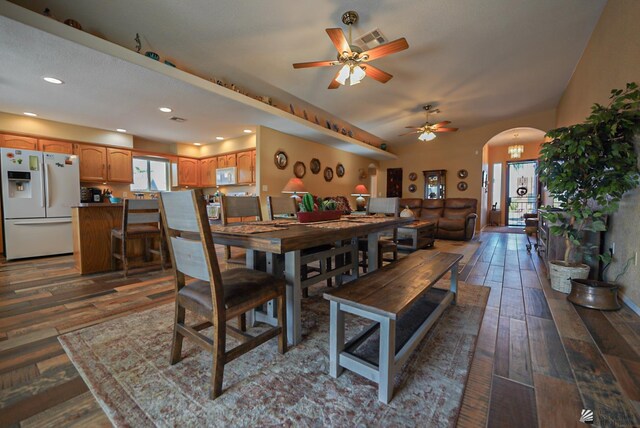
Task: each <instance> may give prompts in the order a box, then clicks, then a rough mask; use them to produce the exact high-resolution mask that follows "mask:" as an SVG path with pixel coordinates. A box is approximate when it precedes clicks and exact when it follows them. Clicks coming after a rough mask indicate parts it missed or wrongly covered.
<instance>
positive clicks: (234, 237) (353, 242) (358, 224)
mask: <svg viewBox="0 0 640 428" xmlns="http://www.w3.org/2000/svg"><path fill="white" fill-rule="evenodd" d="M411 222H413V219H412V218H400V217H377V218H374V217H371V216H357V217H356V216H354V217H342V218H341V219H340V220H336V221H334V222H322V223H320V222H318V223H304V224H303V223H298V222H295V221H291V222H279V223H277V224H274V223H273V222H270V221H265V222H250V223H245V224H248V225H254V226H262V227H265V228H266V229H269V230H267V231H264V232H258V233H255V231H254V230H250V229H251V228H250V227H249V228H247V229H248V231H247V232H243V229H242V228H241V227H240V228H239V227H238V226H239V225H238V224H237V223H234V224H233V225H230V226H226V227H222V226H212V235H213V240H214V242H215V243H216V244H220V245H231V246H234V247H241V248H244V249H246V250H247V255H246V258H247V267H249V268H252V269H255V268H257V259H258V258H257V254H258V253H259V252H263V253H266V267H265V269H266V271H267V272H269V273H271V274H273V275H275V276H277V277H284V279H285V280H286V283H287V337H288V340H289V343H290V344H293V345H296V344H298V343H300V341H301V340H302V327H301V325H302V323H301V310H302V305H301V301H302V282H303V279H302V275H301V274H302V267H303V265H306V264H308V263H309V262H310V261H312V260H320V259H321V258H326V257H335V258H336V263H335V265H334V267H333V269H331V270H330V271H327V272H323V273H321V275H323V278H330V277H335V278H336V282H337V283H338V284H341V283H342V276H343V275H344V274H346V273H348V272H351V273H352V276H353V277H354V278H356V277H357V276H358V254H357V251H358V238H359V237H365V236H366V237H367V240H368V252H367V255H368V266H369V267H370V268H369V272H372V271H374V270H376V269H377V266H378V257H379V256H380V255H379V254H378V239H379V237H380V235H381V234H382V233H384V232H387V231H389V230H392V229H394V228H397V227H400V226H403V225H406V224H409V223H411ZM257 229H260V228H257ZM326 244H330V245H332V246H333V247H332V249H331V250H326V251H322V252H320V253H318V254H316V255H306V254H303V251H304V250H306V249H310V248H314V247H318V246H322V245H326ZM347 254H351V257H347ZM314 257H315V258H314ZM271 304H273V303H271ZM273 314H274V310H273V308H271V309H267V310H266V311H265V313H261V312H258V313H257V314H255V319H256V320H258V321H264V322H267V323H270V324H274V323H276V321H277V320H276V319H275V317H274V316H273ZM248 321H249V322H250V323H251V322H252V320H251V318H249V320H248Z"/></svg>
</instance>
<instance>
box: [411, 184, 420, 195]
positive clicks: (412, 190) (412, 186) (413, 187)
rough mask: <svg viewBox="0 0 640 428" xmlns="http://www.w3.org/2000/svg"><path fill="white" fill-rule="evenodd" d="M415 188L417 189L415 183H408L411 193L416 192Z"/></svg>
mask: <svg viewBox="0 0 640 428" xmlns="http://www.w3.org/2000/svg"><path fill="white" fill-rule="evenodd" d="M416 190H418V188H417V187H416V185H415V184H409V191H410V192H411V193H415V192H416Z"/></svg>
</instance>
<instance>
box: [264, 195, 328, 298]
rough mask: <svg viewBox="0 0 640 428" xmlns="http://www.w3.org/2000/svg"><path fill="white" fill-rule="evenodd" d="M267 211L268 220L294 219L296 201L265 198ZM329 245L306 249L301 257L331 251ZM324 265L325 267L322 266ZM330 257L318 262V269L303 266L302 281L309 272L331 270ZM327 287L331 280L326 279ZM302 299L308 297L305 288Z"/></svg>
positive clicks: (281, 197) (280, 197) (273, 197)
mask: <svg viewBox="0 0 640 428" xmlns="http://www.w3.org/2000/svg"><path fill="white" fill-rule="evenodd" d="M267 211H268V214H269V220H274V219H276V218H296V212H297V211H298V210H297V209H296V201H295V199H294V198H291V197H288V196H267ZM331 248H332V246H331V245H320V246H317V247H313V248H308V249H306V250H303V251H302V254H303V255H308V254H313V253H317V252H319V251H326V250H329V249H331ZM322 264H325V266H322ZM331 266H332V263H331V257H328V258H327V259H326V260H320V268H319V269H318V268H317V267H314V266H309V265H303V266H302V268H301V270H302V279H303V280H305V279H307V278H309V272H322V271H323V270H324V271H325V272H326V271H327V270H331ZM327 285H328V286H329V287H331V286H332V285H333V280H332V279H331V278H328V279H327ZM302 295H303V297H308V296H309V291H308V290H307V289H306V288H303V289H302Z"/></svg>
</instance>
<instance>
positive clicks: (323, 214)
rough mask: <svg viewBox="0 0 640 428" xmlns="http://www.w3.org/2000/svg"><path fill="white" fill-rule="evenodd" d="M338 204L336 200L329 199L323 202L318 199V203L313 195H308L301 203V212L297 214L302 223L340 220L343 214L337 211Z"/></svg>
mask: <svg viewBox="0 0 640 428" xmlns="http://www.w3.org/2000/svg"><path fill="white" fill-rule="evenodd" d="M337 205H338V204H337V203H336V201H334V200H331V199H327V200H326V201H323V200H322V198H318V203H316V202H315V201H314V199H313V195H311V193H307V194H305V195H304V196H303V197H302V203H300V211H299V212H298V213H296V214H297V216H298V221H299V222H300V223H310V222H314V221H327V220H338V219H339V218H340V216H341V215H342V212H341V211H339V210H337V209H336V208H337Z"/></svg>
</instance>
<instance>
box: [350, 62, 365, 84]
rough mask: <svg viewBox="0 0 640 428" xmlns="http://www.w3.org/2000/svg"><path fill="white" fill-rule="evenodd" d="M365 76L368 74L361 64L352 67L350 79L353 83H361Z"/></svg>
mask: <svg viewBox="0 0 640 428" xmlns="http://www.w3.org/2000/svg"><path fill="white" fill-rule="evenodd" d="M364 76H366V73H365V72H364V70H363V68H362V67H360V66H359V65H356V66H354V67H353V68H352V69H351V77H350V78H349V80H350V81H351V85H356V84H358V83H360V82H361V81H362V79H364Z"/></svg>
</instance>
